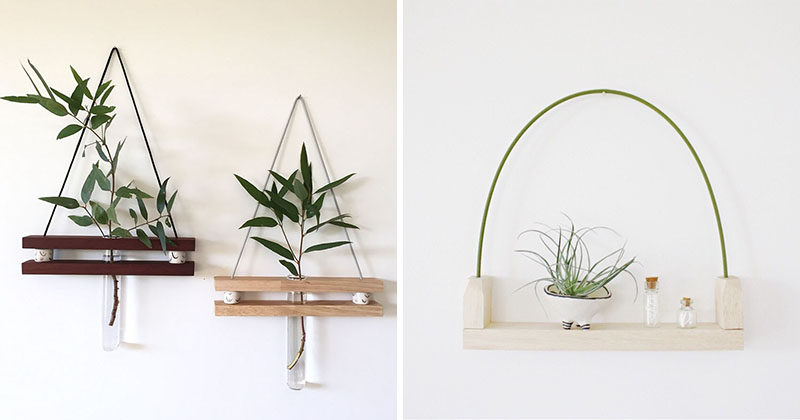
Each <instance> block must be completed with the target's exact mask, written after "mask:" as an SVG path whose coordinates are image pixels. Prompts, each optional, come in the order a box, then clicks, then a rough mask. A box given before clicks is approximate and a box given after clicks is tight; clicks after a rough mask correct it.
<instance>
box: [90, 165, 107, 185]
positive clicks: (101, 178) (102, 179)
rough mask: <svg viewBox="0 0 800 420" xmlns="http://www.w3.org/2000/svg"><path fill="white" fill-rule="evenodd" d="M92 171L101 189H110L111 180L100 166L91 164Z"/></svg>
mask: <svg viewBox="0 0 800 420" xmlns="http://www.w3.org/2000/svg"><path fill="white" fill-rule="evenodd" d="M92 173H93V174H94V179H95V181H97V186H98V187H100V189H101V190H103V191H111V181H110V180H109V179H108V178H107V177H106V174H104V173H103V171H102V170H100V167H99V166H97V165H96V164H95V165H94V166H92Z"/></svg>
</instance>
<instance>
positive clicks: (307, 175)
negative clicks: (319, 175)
mask: <svg viewBox="0 0 800 420" xmlns="http://www.w3.org/2000/svg"><path fill="white" fill-rule="evenodd" d="M300 172H301V173H302V174H303V184H304V185H305V186H306V187H310V186H311V165H309V164H308V154H306V144H305V143H303V147H302V149H300Z"/></svg>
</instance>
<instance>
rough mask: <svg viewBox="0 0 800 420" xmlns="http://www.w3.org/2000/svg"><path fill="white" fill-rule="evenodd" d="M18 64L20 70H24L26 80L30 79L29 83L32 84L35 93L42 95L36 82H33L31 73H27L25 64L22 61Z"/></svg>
mask: <svg viewBox="0 0 800 420" xmlns="http://www.w3.org/2000/svg"><path fill="white" fill-rule="evenodd" d="M19 65H20V67H22V71H24V72H25V75H26V76H28V80H30V81H31V84H32V85H33V89H34V90H35V91H36V94H37V95H39V96H42V92H40V91H39V88H38V87H37V86H36V83H34V82H33V78H32V77H31V74H30V73H28V69H26V68H25V65H24V64H22V63H19Z"/></svg>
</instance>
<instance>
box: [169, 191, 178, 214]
mask: <svg viewBox="0 0 800 420" xmlns="http://www.w3.org/2000/svg"><path fill="white" fill-rule="evenodd" d="M176 195H178V191H177V190H176V191H175V192H173V193H172V197H170V198H169V200H168V201H167V212H171V211H172V205H173V204H175V196H176Z"/></svg>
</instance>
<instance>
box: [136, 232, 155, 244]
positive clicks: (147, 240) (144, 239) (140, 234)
mask: <svg viewBox="0 0 800 420" xmlns="http://www.w3.org/2000/svg"><path fill="white" fill-rule="evenodd" d="M136 237H137V238H139V241H140V242H141V243H143V244H144V245H145V246H146V247H148V248H152V247H153V244H152V243H151V242H150V237H149V236H147V234H146V233H145V232H144V231H143V230H141V229H136Z"/></svg>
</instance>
